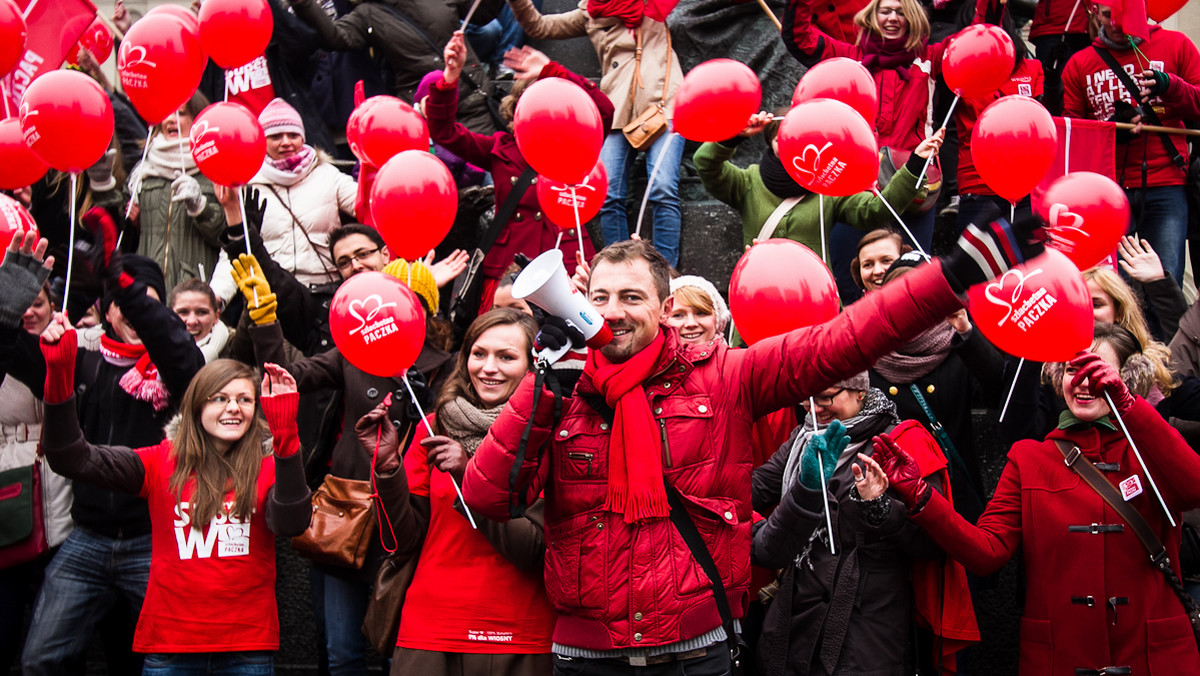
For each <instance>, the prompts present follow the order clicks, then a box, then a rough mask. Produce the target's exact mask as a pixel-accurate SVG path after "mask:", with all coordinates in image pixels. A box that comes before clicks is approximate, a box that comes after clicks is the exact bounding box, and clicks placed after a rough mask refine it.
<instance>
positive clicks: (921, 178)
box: [917, 94, 961, 253]
mask: <svg viewBox="0 0 1200 676" xmlns="http://www.w3.org/2000/svg"><path fill="white" fill-rule="evenodd" d="M960 98H961V97H960V96H959V95H958V94H955V95H954V100H953V101H951V102H950V110H947V111H946V119H944V120H942V126H941V127H939V128H938V131H941V130H942V129H945V128H946V125H948V124H950V116H951V115H953V114H954V107H955V106H957V105H958V100H959V99H960ZM936 156H937V153H930V155H929V157H926V158H925V166H923V167H921V175H920V176H918V177H917V190H920V189H921V181H924V180H925V172H927V171H929V165H930V164H932V163H933V158H934V157H936ZM921 253H925V252H924V251H922V252H921Z"/></svg>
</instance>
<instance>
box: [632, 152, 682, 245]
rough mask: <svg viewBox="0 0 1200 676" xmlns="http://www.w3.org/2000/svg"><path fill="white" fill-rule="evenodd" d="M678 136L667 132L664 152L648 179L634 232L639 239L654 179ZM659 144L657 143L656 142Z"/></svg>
mask: <svg viewBox="0 0 1200 676" xmlns="http://www.w3.org/2000/svg"><path fill="white" fill-rule="evenodd" d="M676 136H678V134H676V133H675V132H673V131H669V132H667V140H666V141H663V147H662V152H660V153H659V154H658V161H657V162H655V163H654V168H653V169H651V170H650V177H649V178H647V179H646V194H644V195H642V208H641V209H639V210H638V219H637V227H635V228H634V229H633V232H634V234H635V235H637V236H638V237H641V236H642V219H643V218H645V216H646V203H647V202H649V201H650V191H651V190H652V189H654V177H656V176H658V168H659V167H661V166H662V164H663V160H664V159H666V156H667V151H668V150H670V149H671V143H672V142H673V141H674V140H675V137H676ZM656 143H657V142H656ZM649 158H650V154H649V153H646V159H647V160H649Z"/></svg>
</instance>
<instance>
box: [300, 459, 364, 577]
mask: <svg viewBox="0 0 1200 676" xmlns="http://www.w3.org/2000/svg"><path fill="white" fill-rule="evenodd" d="M373 493H374V491H373V490H372V489H371V482H370V481H355V480H353V479H343V478H341V477H336V476H334V475H332V474H329V475H327V476H326V477H325V481H324V482H322V483H321V486H320V487H319V488H317V490H316V491H314V492H313V495H312V509H313V514H312V522H311V523H309V526H308V530H306V531H304V534H303V535H298V536H296V537H294V538H292V549H295V550H296V551H297V552H299V553H300V555H301V556H303V557H305V558H307V559H310V560H312V561H315V562H316V563H323V564H326V565H331V566H342V567H344V568H362V566H363V561H364V560H365V559H366V557H367V546H368V545H369V544H370V543H371V535H372V533H373V532H374V530H375V523H376V518H377V517H376V514H375V508H374V506H373V505H372V499H371V498H372V494H373Z"/></svg>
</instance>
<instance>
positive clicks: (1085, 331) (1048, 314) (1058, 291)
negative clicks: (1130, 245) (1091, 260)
mask: <svg viewBox="0 0 1200 676" xmlns="http://www.w3.org/2000/svg"><path fill="white" fill-rule="evenodd" d="M967 300H968V301H969V303H970V308H971V316H972V317H973V318H974V320H975V325H976V326H978V327H979V330H980V331H982V332H983V335H984V336H985V337H987V339H988V340H990V341H991V342H992V344H993V345H995V346H996V347H998V348H1000V349H1001V350H1003V351H1005V352H1007V353H1009V354H1013V355H1016V356H1018V357H1024V358H1026V359H1028V360H1030V361H1041V362H1049V361H1066V360H1067V359H1070V358H1071V357H1074V356H1075V353H1077V352H1079V351H1080V350H1084V349H1087V347H1088V346H1089V345H1091V344H1092V326H1093V324H1094V322H1093V320H1092V296H1091V294H1090V293H1088V288H1087V284H1085V283H1084V281H1083V275H1081V274H1080V273H1079V269H1078V268H1076V267H1075V264H1074V263H1072V262H1071V261H1070V260H1069V259H1068V258H1067V257H1066V256H1064V255H1063V254H1061V253H1059V252H1058V251H1055V250H1053V249H1046V253H1044V254H1043V255H1041V256H1038V257H1037V258H1035V259H1033V260H1031V261H1028V262H1026V263H1025V264H1024V265H1020V266H1018V267H1015V268H1013V269H1011V270H1009V271H1008V272H1006V273H1004V275H1003V276H1001V277H999V278H998V279H994V280H992V281H991V282H988V283H987V284H976V285H975V286H973V287H971V288H970V289H969V290H968V291H967Z"/></svg>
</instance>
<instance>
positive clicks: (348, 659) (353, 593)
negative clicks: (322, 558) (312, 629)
mask: <svg viewBox="0 0 1200 676" xmlns="http://www.w3.org/2000/svg"><path fill="white" fill-rule="evenodd" d="M309 581H310V583H311V584H312V595H313V615H314V616H315V617H316V621H317V635H318V636H324V637H325V651H326V655H327V656H328V660H329V674H330V676H347V675H354V676H357V675H359V674H365V673H367V639H366V637H365V636H363V633H362V624H363V619H364V618H365V617H366V615H367V601H368V600H369V599H370V595H371V586H370V585H368V584H367V583H365V582H357V581H354V580H343V579H342V578H340V577H334V576H333V575H326V574H325V573H322V572H320V571H318V570H316V569H315V568H314V569H312V570H311V571H310V573H309Z"/></svg>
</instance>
